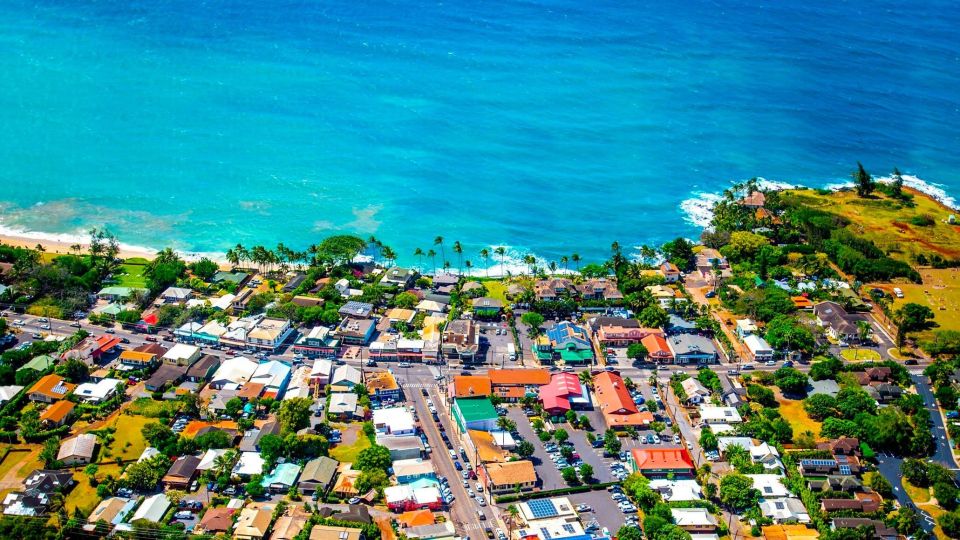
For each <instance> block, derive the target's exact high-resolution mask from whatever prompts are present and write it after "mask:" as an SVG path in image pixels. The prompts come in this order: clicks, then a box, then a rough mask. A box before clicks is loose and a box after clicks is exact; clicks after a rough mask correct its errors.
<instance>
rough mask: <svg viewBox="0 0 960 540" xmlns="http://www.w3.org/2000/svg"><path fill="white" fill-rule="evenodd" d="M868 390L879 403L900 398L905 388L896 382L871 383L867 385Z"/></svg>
mask: <svg viewBox="0 0 960 540" xmlns="http://www.w3.org/2000/svg"><path fill="white" fill-rule="evenodd" d="M866 390H867V393H868V394H870V397H872V398H873V399H875V400H877V402H879V403H890V402H893V401H896V400H898V399H900V396H902V395H903V389H902V388H900V387H899V386H897V385H895V384H887V383H884V384H878V385H871V386H867V387H866Z"/></svg>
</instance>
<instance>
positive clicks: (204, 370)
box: [186, 354, 220, 383]
mask: <svg viewBox="0 0 960 540" xmlns="http://www.w3.org/2000/svg"><path fill="white" fill-rule="evenodd" d="M219 368H220V357H219V356H214V355H212V354H205V355H203V356H201V357H200V359H199V360H197V361H196V362H194V363H193V364H190V367H189V368H188V369H187V373H186V379H187V380H188V381H190V382H194V383H204V382H207V381H209V380H210V378H211V377H213V374H214V373H216V371H217V369H219Z"/></svg>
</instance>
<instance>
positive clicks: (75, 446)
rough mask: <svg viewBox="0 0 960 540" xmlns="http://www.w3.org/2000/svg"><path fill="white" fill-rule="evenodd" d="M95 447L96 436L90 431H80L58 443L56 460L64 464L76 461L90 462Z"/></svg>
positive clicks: (72, 463) (75, 462) (76, 462)
mask: <svg viewBox="0 0 960 540" xmlns="http://www.w3.org/2000/svg"><path fill="white" fill-rule="evenodd" d="M96 447H97V436H96V435H94V434H92V433H81V434H80V435H77V436H75V437H71V438H69V439H67V440H65V441H63V444H61V445H60V451H59V452H58V453H57V461H60V462H62V463H63V464H64V465H76V464H78V463H90V461H92V460H93V452H94V450H95V449H96Z"/></svg>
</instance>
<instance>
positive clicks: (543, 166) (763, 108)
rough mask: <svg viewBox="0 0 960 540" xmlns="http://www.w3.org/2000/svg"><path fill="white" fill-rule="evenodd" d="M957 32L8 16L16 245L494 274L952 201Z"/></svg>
mask: <svg viewBox="0 0 960 540" xmlns="http://www.w3.org/2000/svg"><path fill="white" fill-rule="evenodd" d="M958 28H960V6H958V4H957V3H956V1H955V0H953V1H930V2H890V1H885V0H879V1H878V0H869V1H846V2H844V1H836V0H830V1H827V0H822V1H821V0H816V1H807V2H771V3H758V2H747V1H743V0H731V1H715V2H707V1H697V0H690V1H687V2H679V3H678V2H649V3H643V2H609V1H590V2H583V1H566V0H565V1H552V2H541V1H490V2H464V1H444V2H423V1H413V0H411V1H409V2H394V1H382V0H381V1H367V2H365V1H356V0H349V1H340V0H332V1H327V2H289V1H286V2H285V1H282V0H281V1H270V2H262V1H257V2H253V1H249V0H230V1H206V2H204V1H196V0H191V1H179V0H151V1H141V0H130V1H125V2H118V1H105V0H101V1H95V2H91V1H81V0H70V1H62V2H53V1H43V0H31V1H28V2H23V1H19V0H7V1H4V2H2V3H0V186H2V188H0V200H2V201H5V202H4V203H3V204H4V206H2V214H0V215H2V225H3V227H5V228H6V230H10V229H16V230H30V231H42V232H49V233H71V234H73V233H82V231H84V230H86V229H87V228H89V227H90V226H91V225H106V226H107V227H108V228H109V229H110V230H112V231H114V232H115V233H117V234H118V235H119V237H120V239H121V240H122V241H123V242H125V243H128V244H132V245H139V246H148V247H154V248H159V247H163V246H166V245H172V246H174V247H177V248H179V249H182V250H188V251H196V252H222V250H223V249H224V248H226V247H228V246H231V245H233V244H236V243H237V242H242V243H244V244H247V245H251V244H255V243H263V244H267V245H275V244H276V243H277V242H278V241H282V242H284V243H285V244H287V245H288V246H293V247H295V248H303V247H305V246H307V245H308V244H309V243H312V242H316V241H318V240H319V239H321V238H323V237H324V236H326V235H329V234H333V233H339V232H350V233H357V234H360V235H363V236H364V237H366V236H369V235H376V236H377V237H378V238H380V239H382V240H383V241H384V242H386V243H387V244H389V245H391V246H393V247H394V248H395V250H396V251H397V252H398V253H399V254H400V256H401V262H408V263H411V262H413V261H414V260H415V259H414V257H413V256H412V254H413V250H414V248H416V247H422V248H423V249H424V250H426V249H428V248H430V247H434V246H432V242H433V238H434V237H435V236H438V235H441V236H443V237H445V238H446V244H447V246H448V247H447V251H448V254H449V245H450V244H452V243H453V241H454V240H459V241H461V242H462V243H463V245H464V250H465V253H466V255H465V258H469V259H471V260H472V261H473V262H474V264H475V266H480V263H481V261H480V257H479V255H478V251H479V250H480V249H481V248H483V247H489V246H491V245H506V246H510V248H511V253H512V254H514V255H522V254H526V253H534V254H536V255H537V256H540V257H543V258H544V259H545V260H558V259H559V257H561V256H562V255H569V254H571V253H573V252H577V253H579V254H580V255H581V256H582V257H583V258H584V259H585V260H598V259H602V258H605V257H607V256H608V254H609V246H610V243H611V242H612V241H613V240H617V241H619V242H620V243H621V244H622V245H624V246H627V247H628V248H629V246H634V245H638V244H643V243H659V242H662V241H664V240H667V239H670V238H672V237H676V236H678V235H684V236H690V237H692V236H696V235H697V234H698V232H699V228H698V227H696V226H695V225H694V223H693V222H692V221H691V220H692V217H691V215H690V213H689V210H691V209H693V205H691V201H695V200H698V199H700V200H702V199H703V197H704V196H705V195H704V194H709V193H715V192H719V191H721V190H723V189H724V188H726V187H728V186H729V184H730V183H731V182H734V181H736V180H742V179H746V178H749V177H752V176H761V177H764V178H767V179H770V180H776V181H784V182H790V183H802V184H806V185H814V186H817V185H825V184H830V183H835V182H838V181H844V180H845V179H847V178H848V177H849V173H850V171H851V170H852V169H853V168H854V167H855V164H856V161H857V160H860V161H862V162H863V163H864V165H865V166H866V167H867V168H868V169H869V170H871V171H872V172H873V173H874V174H876V175H884V174H888V173H889V171H890V170H891V169H892V168H893V167H894V166H898V167H900V169H901V170H903V171H906V172H909V173H910V174H912V175H916V176H917V177H919V178H921V179H923V180H924V181H926V182H928V183H932V184H940V185H941V186H942V188H943V189H944V190H945V191H946V192H947V193H949V194H953V195H956V194H958V193H960V152H958V149H960V34H958V30H957V29H958ZM684 201H687V202H686V203H684ZM685 209H686V210H685ZM438 251H439V250H438Z"/></svg>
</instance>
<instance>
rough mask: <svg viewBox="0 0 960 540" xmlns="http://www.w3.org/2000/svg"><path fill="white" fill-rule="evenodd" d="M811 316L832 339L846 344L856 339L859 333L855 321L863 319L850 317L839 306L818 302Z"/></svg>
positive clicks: (833, 303)
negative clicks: (814, 317)
mask: <svg viewBox="0 0 960 540" xmlns="http://www.w3.org/2000/svg"><path fill="white" fill-rule="evenodd" d="M813 314H814V316H816V318H817V324H818V325H820V326H821V327H822V328H824V329H825V330H826V332H827V335H829V336H830V337H832V338H833V339H836V340H839V341H848V342H849V341H854V340H856V339H858V336H859V333H860V332H859V329H858V328H857V321H860V320H863V319H862V318H861V317H859V316H853V315H850V314H849V313H847V310H846V309H844V308H843V306H841V305H840V304H838V303H836V302H830V301H827V302H820V303H819V304H817V305H815V306H813Z"/></svg>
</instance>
